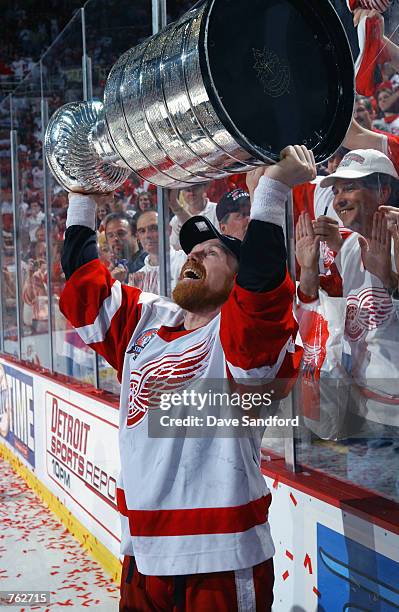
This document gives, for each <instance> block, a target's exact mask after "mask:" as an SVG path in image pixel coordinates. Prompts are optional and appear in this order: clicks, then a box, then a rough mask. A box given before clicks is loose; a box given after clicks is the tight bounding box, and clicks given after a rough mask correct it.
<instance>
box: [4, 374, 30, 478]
mask: <svg viewBox="0 0 399 612" xmlns="http://www.w3.org/2000/svg"><path fill="white" fill-rule="evenodd" d="M0 434H1V436H2V437H3V438H4V439H5V440H6V441H7V442H8V444H10V445H11V446H12V448H13V449H15V451H16V452H17V454H18V455H20V456H21V457H23V458H24V459H25V461H27V462H28V463H29V464H30V465H31V466H32V467H33V468H34V467H35V415H34V390H33V377H32V376H30V375H29V374H27V373H25V372H23V371H21V370H19V369H16V368H14V367H12V366H10V365H9V364H7V363H0Z"/></svg>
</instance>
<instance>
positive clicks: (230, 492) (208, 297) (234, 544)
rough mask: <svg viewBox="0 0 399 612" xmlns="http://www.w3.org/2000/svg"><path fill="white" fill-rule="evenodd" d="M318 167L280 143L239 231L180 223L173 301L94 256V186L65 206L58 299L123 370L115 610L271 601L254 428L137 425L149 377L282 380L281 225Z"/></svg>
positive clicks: (290, 339) (258, 176)
mask: <svg viewBox="0 0 399 612" xmlns="http://www.w3.org/2000/svg"><path fill="white" fill-rule="evenodd" d="M315 175H316V168H315V162H314V157H313V154H312V152H310V151H308V150H307V149H306V147H304V146H300V145H295V146H289V147H287V148H286V149H284V150H283V151H282V155H281V161H280V162H279V163H277V164H275V165H273V166H269V167H267V168H266V169H264V168H261V169H260V170H256V171H254V173H252V174H251V175H250V176H249V178H248V182H249V187H250V192H251V193H253V192H254V196H253V202H252V208H251V221H250V223H249V226H248V231H247V235H246V238H245V240H244V241H243V243H241V241H240V240H238V239H235V238H231V237H228V236H223V235H222V234H220V233H219V232H218V231H217V230H216V229H215V228H214V226H213V225H212V224H211V222H210V221H209V220H208V219H206V218H205V217H200V216H197V217H193V218H191V219H189V220H188V221H187V222H186V223H185V225H184V226H183V227H182V230H181V233H180V242H181V245H182V247H183V249H184V251H185V252H186V253H187V256H188V257H187V261H186V263H185V264H184V266H183V268H182V271H181V274H180V280H179V282H178V283H177V286H176V288H175V290H174V292H173V301H172V300H170V299H166V298H164V297H159V296H157V295H154V294H149V293H144V292H142V291H140V290H139V289H137V288H134V287H128V286H125V285H122V284H121V283H120V282H119V281H117V280H114V279H113V278H112V277H111V276H110V274H109V272H108V271H107V269H106V268H105V267H104V266H103V265H102V264H101V263H100V262H99V260H98V258H97V250H96V238H95V232H94V227H95V225H94V224H95V197H93V196H83V195H82V196H81V198H80V199H79V201H78V200H77V199H76V196H74V198H72V204H71V205H70V207H69V210H68V219H67V231H66V234H65V245H64V253H63V257H62V264H63V268H64V272H65V276H66V278H67V283H66V286H65V289H64V292H63V295H62V297H61V301H60V308H61V310H62V312H63V313H64V314H65V316H66V317H67V318H68V319H69V321H70V322H71V323H72V325H73V326H74V327H75V328H76V330H77V331H78V333H79V334H80V336H81V337H82V338H83V339H84V341H85V342H86V343H87V344H89V345H90V346H91V347H92V348H93V349H94V350H96V351H97V352H98V353H99V354H100V355H102V356H103V357H104V358H105V359H106V360H107V361H108V362H109V363H110V364H111V365H112V366H114V367H115V368H116V369H117V371H118V376H119V379H120V380H121V397H120V455H121V477H120V482H119V488H118V492H117V493H118V508H119V510H120V513H121V520H122V553H123V554H124V555H125V558H124V563H123V568H122V581H121V602H120V610H124V611H130V610H162V612H166V611H168V610H170V611H172V610H173V611H177V610H183V609H184V610H186V611H198V612H200V611H202V610H218V612H222V611H227V610H229V611H230V610H246V611H256V610H270V609H271V605H272V601H273V582H274V575H273V560H272V557H273V554H274V547H273V543H272V539H271V536H270V530H269V525H268V520H267V517H268V507H269V504H270V500H271V495H270V492H269V491H268V489H267V487H266V485H265V481H264V479H263V477H262V475H261V472H260V444H261V440H262V434H263V431H256V432H255V433H254V437H247V438H239V437H228V438H227V437H226V438H222V437H214V436H213V437H202V438H200V437H198V438H189V437H177V438H158V439H154V438H150V437H149V436H148V430H147V421H148V412H149V411H148V405H146V401H145V400H146V392H148V385H149V384H150V380H154V378H155V380H160V381H161V380H165V378H167V377H169V378H172V377H173V379H177V378H179V376H181V377H184V375H187V372H188V371H189V372H190V375H192V376H194V377H196V378H198V377H202V379H206V378H213V379H225V378H230V379H240V380H242V379H245V380H248V381H250V380H251V379H252V380H254V379H256V380H260V381H262V380H265V379H267V380H270V379H273V378H275V377H279V378H283V379H290V378H292V377H293V376H294V375H295V373H296V371H297V368H298V364H299V361H300V358H301V349H300V348H298V346H297V345H296V344H295V340H296V336H297V323H296V321H295V319H294V316H293V312H292V303H293V294H294V286H293V283H292V281H291V279H290V277H289V276H288V274H287V270H286V250H285V241H284V235H283V230H282V226H283V223H284V216H285V201H286V198H287V194H288V192H289V190H290V188H291V187H293V186H294V185H295V184H299V183H303V182H305V181H309V180H312V179H313V178H314V177H315Z"/></svg>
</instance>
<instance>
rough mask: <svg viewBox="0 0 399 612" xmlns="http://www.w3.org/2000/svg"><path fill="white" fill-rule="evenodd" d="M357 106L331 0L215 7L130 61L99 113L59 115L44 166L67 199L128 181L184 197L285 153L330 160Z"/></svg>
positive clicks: (199, 11)
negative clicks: (303, 149)
mask: <svg viewBox="0 0 399 612" xmlns="http://www.w3.org/2000/svg"><path fill="white" fill-rule="evenodd" d="M310 67H311V68H310ZM353 103H354V70H353V60H352V55H351V51H350V47H349V43H348V40H347V38H346V35H345V32H344V30H343V27H342V24H341V22H340V20H339V18H338V16H337V14H336V13H335V11H334V9H333V7H332V6H331V4H330V3H329V1H328V0H272V1H270V2H264V0H251V3H249V4H248V5H247V4H245V6H244V5H243V3H242V1H241V0H208V1H206V2H202V3H201V4H200V5H198V4H197V5H196V6H195V7H193V8H192V9H191V10H190V11H188V12H187V13H186V14H185V15H183V17H181V19H179V20H178V21H177V22H176V23H173V24H170V25H169V26H168V27H166V28H165V29H164V30H162V31H161V32H159V34H157V35H155V36H152V37H151V38H149V39H147V40H145V41H144V42H143V43H141V44H140V45H138V46H137V47H134V48H132V49H129V50H128V51H127V52H126V53H124V54H123V55H122V56H121V57H120V58H119V60H118V61H117V62H116V64H115V65H114V66H113V68H112V70H111V72H110V74H109V76H108V79H107V83H106V86H105V92H104V103H103V105H102V104H101V103H100V102H79V103H72V104H67V105H65V106H64V107H62V108H61V109H59V110H58V111H57V112H56V113H55V114H54V115H53V116H52V118H51V120H50V122H49V125H48V127H47V131H46V135H45V150H46V157H47V161H48V164H49V166H50V168H51V170H52V172H53V174H54V175H55V177H56V178H57V180H58V181H59V182H60V183H61V184H62V185H63V186H64V187H65V188H66V189H67V190H69V191H80V192H84V193H90V192H97V193H105V192H110V191H113V190H114V189H116V188H117V187H118V186H119V185H121V184H122V183H123V182H124V181H125V180H126V178H127V176H128V175H129V174H130V172H131V171H134V172H135V173H136V174H137V175H138V176H139V177H140V178H142V179H143V180H147V181H149V182H151V183H154V184H156V185H159V186H162V187H168V188H175V187H182V186H185V185H186V186H187V185H192V184H196V183H203V182H205V181H208V180H212V179H217V178H222V177H225V176H228V175H229V174H234V173H238V172H247V171H249V170H252V169H254V168H255V167H257V166H259V165H263V164H265V163H274V162H276V161H277V160H278V159H279V155H280V151H281V150H282V149H283V148H284V147H285V146H287V145H288V144H297V143H299V144H305V145H306V146H307V147H308V148H309V149H311V150H312V151H313V153H314V155H315V159H316V162H322V161H325V160H326V159H328V158H329V157H330V156H331V155H333V154H334V152H335V151H336V149H337V148H338V147H339V146H340V144H341V142H342V140H343V138H344V136H345V134H346V131H347V129H348V127H349V124H350V121H351V117H352V110H353Z"/></svg>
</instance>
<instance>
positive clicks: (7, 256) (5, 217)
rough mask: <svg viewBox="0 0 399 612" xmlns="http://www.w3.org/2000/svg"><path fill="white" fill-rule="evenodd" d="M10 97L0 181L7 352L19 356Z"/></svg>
mask: <svg viewBox="0 0 399 612" xmlns="http://www.w3.org/2000/svg"><path fill="white" fill-rule="evenodd" d="M10 129H11V112H10V99H9V98H7V99H5V100H4V101H3V103H2V104H1V106H0V134H1V138H0V143H1V145H0V180H1V185H0V187H1V191H0V198H1V232H2V243H1V244H2V253H1V259H2V270H1V274H2V288H3V298H2V304H1V307H2V309H3V331H4V351H5V352H6V353H8V354H9V355H14V356H17V354H18V346H17V310H16V298H17V295H16V294H17V291H16V265H15V254H14V241H15V237H14V215H13V206H12V182H11V144H10Z"/></svg>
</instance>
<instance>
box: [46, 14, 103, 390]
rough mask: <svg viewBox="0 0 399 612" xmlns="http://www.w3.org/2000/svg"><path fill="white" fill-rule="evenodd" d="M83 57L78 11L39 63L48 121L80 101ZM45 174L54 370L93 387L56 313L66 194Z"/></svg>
mask: <svg viewBox="0 0 399 612" xmlns="http://www.w3.org/2000/svg"><path fill="white" fill-rule="evenodd" d="M82 55H83V47H82V23H81V14H80V11H79V12H78V13H76V15H75V16H74V18H73V19H72V20H71V22H70V23H69V24H68V26H67V27H66V28H65V30H64V31H63V32H62V34H61V35H60V36H59V37H58V38H57V40H56V41H55V43H54V44H53V45H52V46H51V47H50V49H49V50H48V51H47V53H46V54H45V55H44V57H43V59H42V80H43V98H44V106H45V109H46V112H47V114H48V117H51V115H52V113H53V112H54V111H55V110H56V109H57V108H59V107H60V106H62V105H63V104H66V103H67V102H72V101H76V100H81V99H82V95H83V85H82V80H83V76H82ZM47 174H48V185H47V186H46V187H47V198H48V205H49V213H50V245H49V249H50V257H51V277H50V281H51V282H50V285H51V300H52V330H53V332H52V333H53V338H52V339H53V352H54V369H55V371H56V372H59V373H61V374H65V375H67V376H72V377H73V378H76V379H78V380H80V381H82V382H85V383H89V384H94V367H95V357H94V352H93V351H92V350H91V349H89V348H88V347H87V346H86V345H85V344H84V343H83V342H82V340H81V339H80V337H79V335H78V334H77V333H76V332H75V330H74V329H72V327H71V326H70V324H69V323H68V321H66V319H65V318H64V316H63V315H62V314H61V312H60V310H59V298H60V295H61V292H62V289H63V287H64V284H65V277H64V274H63V272H62V268H61V252H62V244H63V239H64V233H65V227H66V214H67V207H68V194H67V192H66V191H65V190H64V189H63V188H62V187H61V186H60V185H58V183H56V182H55V180H54V179H53V177H52V175H51V172H50V171H48V173H47Z"/></svg>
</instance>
